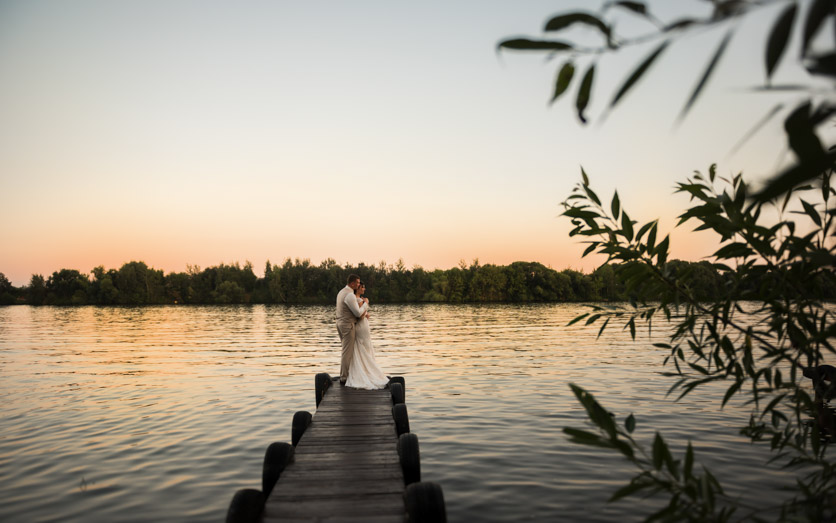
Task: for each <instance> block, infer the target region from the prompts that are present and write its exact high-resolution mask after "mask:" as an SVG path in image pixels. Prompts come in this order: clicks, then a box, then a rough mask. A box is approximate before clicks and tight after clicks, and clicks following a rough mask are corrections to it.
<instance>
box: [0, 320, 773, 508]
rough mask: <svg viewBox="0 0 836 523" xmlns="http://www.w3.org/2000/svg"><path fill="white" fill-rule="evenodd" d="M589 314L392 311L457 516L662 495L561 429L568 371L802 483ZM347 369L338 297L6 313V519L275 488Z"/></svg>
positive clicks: (432, 457)
mask: <svg viewBox="0 0 836 523" xmlns="http://www.w3.org/2000/svg"><path fill="white" fill-rule="evenodd" d="M580 311H581V309H580V306H577V305H520V306H512V305H496V306H469V305H462V306H453V305H403V306H380V307H376V308H375V310H374V316H373V318H372V335H373V337H374V340H375V347H376V350H377V354H378V358H379V362H380V364H381V366H382V368H384V369H385V370H386V371H387V372H388V373H389V374H402V375H404V376H406V379H407V401H408V403H409V409H410V410H409V412H410V425H411V427H412V430H413V431H414V432H415V433H417V434H418V435H419V437H420V438H421V454H422V468H423V473H424V476H425V477H426V478H428V479H431V480H434V481H438V482H440V483H442V485H443V486H444V490H445V497H446V499H447V503H448V512H449V516H450V519H451V521H471V520H479V521H517V520H520V519H529V520H541V521H553V520H555V519H559V520H577V519H583V520H585V521H616V520H617V521H623V520H635V519H638V518H637V517H636V514H641V513H642V512H643V511H644V510H645V509H647V508H648V507H649V506H650V505H651V504H652V502H645V505H642V502H636V501H629V502H625V503H616V504H613V505H606V504H605V501H606V500H607V499H608V497H609V496H610V495H611V493H612V492H613V491H614V490H615V488H617V487H619V486H621V485H622V484H624V483H625V482H626V481H627V479H628V478H629V477H630V475H631V473H632V472H633V471H632V470H631V469H629V468H628V467H627V466H626V464H625V463H624V462H622V461H621V460H620V459H618V458H617V457H616V456H614V455H610V454H608V453H602V452H598V451H595V450H592V449H587V448H584V447H579V446H576V445H570V444H569V443H568V442H567V441H566V440H565V438H564V437H563V436H562V432H561V430H562V428H563V427H565V426H567V425H571V426H581V425H582V424H583V422H584V414H583V412H582V410H581V409H580V408H579V407H578V406H577V405H576V402H575V400H574V398H573V396H572V395H571V392H570V391H569V388H568V386H567V384H568V383H569V382H576V383H579V384H581V385H583V386H584V387H586V388H587V389H589V390H590V391H591V392H593V393H594V394H596V395H597V396H599V398H600V399H601V400H602V401H603V403H604V404H605V406H606V407H608V408H609V409H611V410H613V411H615V412H617V413H619V414H623V415H626V414H627V413H629V412H635V413H636V416H637V417H638V419H639V425H638V428H637V433H636V434H637V437H639V438H644V439H647V440H649V439H650V438H652V436H653V432H654V430H656V429H658V430H661V431H663V432H664V433H665V434H666V435H667V436H669V437H671V438H674V441H675V442H676V443H677V444H678V446H677V447H676V448H675V449H674V450H675V451H681V450H682V447H683V446H684V445H685V444H686V442H687V440H688V439H689V438H690V439H692V440H693V441H694V444H695V447H696V449H697V451H698V456H700V455H701V456H703V458H704V459H706V461H707V463H708V464H709V465H712V466H714V467H716V468H717V470H719V471H720V472H721V474H722V476H723V477H722V478H721V479H725V480H727V483H728V485H729V487H731V490H732V493H733V494H736V495H737V494H739V495H743V496H746V495H751V494H750V493H751V492H752V491H757V492H758V493H759V494H760V495H763V493H764V492H766V493H769V492H771V491H774V490H775V489H776V488H777V487H778V486H780V485H781V484H783V483H785V482H786V479H787V478H786V477H784V476H781V475H780V474H778V473H764V472H763V469H762V468H760V467H759V465H760V464H761V463H762V462H763V461H765V459H766V457H767V454H766V453H765V452H764V451H763V449H760V448H759V447H754V446H752V445H749V444H748V441H747V440H744V439H743V438H741V437H739V436H737V435H736V430H735V429H734V427H737V426H738V425H739V424H741V421H742V419H743V417H742V416H741V413H742V412H745V411H744V410H743V408H742V407H741V406H740V405H731V406H727V407H726V409H725V410H724V411H718V405H719V400H720V398H721V397H722V393H723V389H722V387H720V386H715V387H708V388H705V389H703V391H702V393H700V394H695V395H693V396H691V397H688V398H687V399H686V400H685V401H683V402H681V403H678V404H674V403H672V402H671V401H670V400H668V399H666V398H665V392H666V391H667V389H668V388H669V386H670V385H671V381H670V380H669V379H668V378H665V377H662V376H660V375H659V371H660V370H662V369H661V368H660V362H661V360H662V359H663V357H664V351H663V350H661V349H656V348H654V347H652V346H651V340H650V339H649V338H648V337H647V336H641V335H640V339H639V341H638V342H636V343H633V342H632V341H631V340H630V336H629V334H628V333H627V332H624V331H621V330H619V328H613V329H611V330H610V334H609V335H607V336H605V337H603V338H601V339H596V336H595V335H596V334H597V327H585V326H583V325H577V324H576V325H573V326H570V327H566V323H568V321H569V320H570V319H571V318H573V317H574V316H575V315H577V314H578V313H579V312H580ZM657 335H658V333H657ZM338 366H339V342H338V340H337V336H336V333H335V330H334V325H333V311H332V309H331V308H330V307H315V306H314V307H284V306H228V307H183V306H181V307H142V308H130V307H81V308H51V307H42V308H31V307H5V308H0V368H1V369H2V373H3V380H2V382H0V400H2V402H0V414H1V415H0V429H2V430H0V470H2V471H3V474H2V475H0V519H2V520H62V521H89V520H125V519H131V520H146V521H159V520H183V521H186V520H188V521H217V520H219V519H221V518H222V517H223V514H224V513H225V511H226V506H227V504H228V502H229V499H230V498H231V496H232V494H233V493H234V491H235V490H236V489H239V488H260V467H261V460H262V458H263V453H264V449H265V448H266V447H267V445H268V444H269V443H271V442H273V441H287V440H289V438H290V421H291V417H292V414H293V412H295V411H297V410H310V411H313V410H314V394H313V389H312V385H313V375H314V373H315V372H319V371H323V370H324V371H330V372H331V373H332V374H333V375H336V374H337V369H338ZM686 420H687V421H686ZM730 427H732V428H730Z"/></svg>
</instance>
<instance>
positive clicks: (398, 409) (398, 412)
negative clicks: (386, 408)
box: [392, 403, 409, 436]
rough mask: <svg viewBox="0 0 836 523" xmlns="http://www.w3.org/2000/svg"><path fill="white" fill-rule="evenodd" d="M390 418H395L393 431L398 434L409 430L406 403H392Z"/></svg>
mask: <svg viewBox="0 0 836 523" xmlns="http://www.w3.org/2000/svg"><path fill="white" fill-rule="evenodd" d="M392 419H394V420H395V431H396V432H397V433H398V436H400V435H401V434H406V433H407V432H409V414H408V413H407V411H406V403H398V404H396V405H392Z"/></svg>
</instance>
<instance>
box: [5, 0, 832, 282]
mask: <svg viewBox="0 0 836 523" xmlns="http://www.w3.org/2000/svg"><path fill="white" fill-rule="evenodd" d="M671 4H675V5H674V6H672V5H671ZM650 5H651V6H653V9H654V11H655V12H656V13H657V15H658V16H659V17H660V18H662V19H663V20H668V21H671V20H674V19H677V18H678V17H679V15H681V14H682V13H681V12H679V11H680V10H682V9H683V6H688V5H691V6H698V7H701V8H705V7H706V6H707V5H708V3H707V2H704V1H702V2H693V3H690V4H689V3H688V2H684V1H681V2H669V1H661V2H655V3H654V2H650ZM579 6H583V7H585V8H591V7H597V6H598V4H597V3H594V4H591V3H590V2H583V1H575V2H568V1H567V2H559V1H558V2H554V1H549V2H546V1H529V2H525V3H520V2H508V1H505V2H497V1H483V0H479V1H476V0H472V1H460V2H441V1H424V2H409V3H408V2H392V1H374V2H372V1H360V2H337V1H317V2H280V1H245V2H220V1H206V0H199V1H197V0H195V1H185V0H180V1H176V2H167V1H151V2H112V1H104V0H100V1H85V0H75V1H72V2H66V1H63V0H55V1H38V0H36V1H31V0H23V1H9V0H2V1H0V78H2V81H0V194H2V205H0V244H1V245H2V248H0V272H3V273H4V274H5V275H6V276H7V277H8V278H9V279H10V280H11V281H12V283H14V284H15V285H23V284H25V283H28V281H29V278H30V276H31V274H33V273H40V274H44V275H47V276H48V275H49V274H51V273H52V272H53V271H55V270H58V269H61V268H75V269H78V270H81V271H83V272H87V271H90V270H91V269H92V268H93V267H94V266H97V265H104V266H105V267H106V268H118V267H119V266H120V265H121V264H122V263H124V262H127V261H131V260H142V261H145V262H146V263H148V264H149V265H151V266H153V267H155V268H157V269H163V270H165V271H166V272H170V271H183V270H185V269H186V265H187V264H192V265H199V266H201V267H206V266H210V265H216V264H218V263H221V262H224V263H230V262H235V261H239V262H241V263H244V262H245V261H246V260H249V261H252V262H253V264H254V265H255V267H256V273H257V274H259V275H260V274H261V272H262V268H263V266H264V262H265V261H266V260H267V259H270V260H271V261H273V262H281V261H282V260H283V259H285V258H287V257H290V258H309V259H310V260H311V261H312V262H313V263H319V262H321V261H322V260H323V259H326V258H329V257H330V258H334V259H335V260H336V261H337V262H339V263H341V264H342V263H358V262H361V261H362V262H366V263H372V264H376V263H378V262H380V261H381V260H385V261H387V262H388V263H395V262H397V260H398V259H399V258H402V259H403V260H404V262H405V263H406V265H407V266H413V265H421V266H423V267H424V268H426V269H432V268H449V267H452V266H455V265H456V264H458V262H459V260H461V259H464V260H466V261H467V262H468V263H469V262H470V261H471V260H473V259H474V258H478V259H479V261H480V262H481V263H483V264H484V263H497V264H507V263H510V262H512V261H516V260H526V261H539V262H542V263H544V264H547V265H550V266H552V267H553V268H555V269H558V270H561V269H564V268H566V267H573V268H583V269H585V270H591V269H593V268H594V267H595V266H596V265H597V264H598V263H600V261H601V260H600V259H591V260H581V258H580V253H581V252H582V250H583V246H581V245H579V244H578V243H577V242H576V241H574V240H572V239H570V238H568V236H567V232H568V230H569V223H568V221H567V220H566V219H563V218H559V217H558V215H559V213H560V211H561V207H560V202H561V201H563V200H564V199H565V198H566V196H568V195H569V193H570V191H571V189H572V186H573V185H574V184H575V183H576V182H577V181H578V180H579V179H580V166H581V165H583V166H584V168H585V169H586V171H587V173H589V175H590V178H591V179H592V183H593V187H595V188H596V189H597V191H598V193H599V194H600V195H602V196H606V198H607V199H609V197H610V196H611V195H612V192H613V190H614V189H616V188H618V191H619V194H620V196H621V200H622V202H623V204H624V206H625V207H626V208H627V209H628V210H629V211H631V214H632V216H633V218H634V219H638V220H640V221H647V220H651V219H654V218H657V217H659V218H661V219H662V227H663V228H664V229H668V228H670V227H672V226H673V224H674V221H675V220H674V217H675V216H676V215H677V214H678V213H679V212H681V211H682V209H683V207H684V206H685V205H686V204H687V199H686V198H685V197H683V196H678V195H676V196H675V195H673V186H674V183H675V182H677V181H681V180H683V179H684V178H685V177H686V176H688V175H690V174H691V173H692V172H693V171H694V170H702V171H705V170H707V168H708V166H709V165H710V164H711V163H713V162H717V163H718V164H719V169H718V170H719V172H720V173H721V174H733V173H737V172H739V171H741V170H742V171H743V172H744V174H745V175H747V176H748V177H749V178H751V179H752V180H763V179H764V177H765V175H767V174H769V173H770V172H773V171H774V170H775V169H776V168H777V167H778V166H780V165H781V164H782V163H783V162H786V161H788V160H789V159H790V157H789V154H788V153H787V152H786V146H785V142H784V139H783V135H782V130H781V126H780V120H778V119H776V125H773V126H772V127H771V128H768V129H765V130H764V131H763V132H761V133H759V134H758V135H757V136H756V137H755V138H754V139H753V140H752V141H751V142H749V143H747V145H746V146H744V147H743V148H742V149H741V150H740V151H739V152H738V153H736V154H734V155H731V156H729V154H728V153H729V152H730V150H731V149H732V147H733V145H734V144H735V143H736V142H737V141H738V140H739V139H740V138H741V137H742V136H743V135H745V134H746V132H747V131H748V129H749V128H751V127H752V126H753V125H754V124H755V123H756V122H757V121H758V120H759V119H760V118H761V117H762V116H763V115H764V114H765V113H766V112H767V111H768V110H769V109H770V108H771V107H772V106H774V105H775V104H776V103H777V102H779V101H787V102H788V106H789V105H792V104H793V102H794V101H795V100H796V98H795V97H794V96H797V95H793V94H786V93H785V94H762V93H753V92H752V91H751V90H750V88H751V87H754V86H756V85H759V84H760V83H762V81H763V77H764V65H763V48H764V41H765V39H766V37H767V34H768V29H769V27H771V24H772V22H773V21H774V19H775V17H776V16H777V15H778V12H779V10H780V7H778V9H777V10H776V9H771V8H770V9H767V10H764V11H763V12H762V13H759V14H757V15H756V16H753V17H750V18H747V19H746V20H744V23H743V24H742V25H741V26H740V27H739V29H738V31H737V33H736V34H735V37H734V39H733V40H732V43H731V45H730V47H729V49H728V51H727V53H726V55H725V57H724V58H723V60H722V61H721V62H720V64H719V68H718V70H717V71H716V73H715V75H714V77H713V78H712V80H711V82H710V83H709V85H708V87H707V90H706V93H705V95H704V96H703V97H702V98H701V99H700V100H699V101H698V102H697V105H696V106H695V108H694V109H693V110H692V112H691V114H690V115H689V116H688V118H687V119H686V120H685V122H684V123H683V124H682V125H679V126H675V125H674V123H675V121H676V116H677V114H678V113H679V111H680V110H681V108H682V107H683V105H684V103H685V101H686V100H687V98H688V96H689V94H690V91H691V90H692V89H693V87H694V86H695V84H696V82H697V80H698V78H699V76H700V74H701V72H702V69H703V68H704V67H705V65H706V63H707V62H708V60H709V58H710V56H711V54H712V53H713V50H714V48H715V46H716V45H717V43H718V42H719V40H720V38H721V36H722V34H723V32H724V30H723V28H720V29H719V31H716V30H715V31H707V32H703V33H701V34H699V35H694V36H693V37H689V38H685V39H683V40H682V41H679V42H677V43H676V45H675V46H673V47H672V48H670V49H669V50H668V51H667V52H666V53H665V54H664V55H663V56H662V57H661V58H660V60H659V61H658V62H657V64H656V65H655V66H654V68H653V69H652V70H651V71H650V73H649V75H648V76H647V77H646V78H645V79H644V80H643V81H642V82H641V83H640V84H639V86H638V87H637V88H636V89H635V90H634V91H632V92H631V93H630V94H629V95H628V96H627V97H626V98H625V99H624V101H623V102H622V103H621V105H620V106H619V107H618V108H617V109H616V110H615V111H614V112H613V113H611V114H610V115H609V116H608V117H607V119H606V121H605V122H604V123H603V124H601V125H599V124H598V121H599V118H598V117H600V115H601V114H602V112H604V109H605V108H606V107H607V105H608V104H609V102H610V100H611V99H612V96H613V94H614V92H615V90H616V89H617V87H618V86H619V85H620V83H621V82H622V81H623V79H624V78H625V77H626V76H627V75H628V74H629V72H630V71H631V70H632V68H633V67H635V65H636V63H637V62H638V61H639V60H641V59H642V58H643V57H644V56H645V55H646V54H647V53H648V52H649V51H650V50H651V49H652V48H653V46H654V45H655V44H653V43H650V44H648V45H647V46H641V47H638V48H635V49H628V50H625V51H623V52H620V53H619V54H618V55H616V56H612V57H604V58H602V59H601V60H600V61H599V67H598V72H597V77H596V84H595V88H594V91H593V95H592V102H591V106H590V110H589V114H590V115H591V116H592V117H593V124H592V125H588V126H582V125H580V124H579V123H578V121H577V119H576V118H575V116H574V91H575V89H576V87H577V85H574V86H573V87H572V89H571V92H570V93H569V96H568V97H567V98H566V99H563V100H560V101H558V102H557V103H556V104H555V105H554V106H551V107H550V106H549V104H548V100H549V98H550V96H551V92H552V84H553V81H554V76H555V72H556V69H557V67H559V65H560V64H561V63H562V61H561V60H560V59H559V58H558V59H556V60H553V61H550V62H549V61H547V60H545V56H543V55H525V54H521V53H509V52H503V53H501V54H499V55H497V53H496V45H497V43H498V41H500V40H502V39H504V38H508V37H511V36H517V35H520V36H521V35H528V36H541V35H542V34H543V33H542V28H543V24H544V22H545V21H546V20H547V19H548V18H549V17H550V16H551V15H554V14H556V13H557V12H560V11H563V10H567V9H574V8H577V7H579ZM618 28H619V30H620V31H622V32H625V33H633V34H637V33H643V32H645V31H646V30H649V29H650V28H651V27H650V26H649V25H646V22H643V21H641V20H637V19H635V18H630V17H629V16H624V17H623V19H622V22H620V23H619V25H618ZM797 33H798V32H796V34H795V35H794V38H798V34H797ZM577 34H579V35H580V36H581V37H584V38H587V37H588V38H589V39H590V41H591V40H592V39H594V37H595V36H596V35H594V34H592V33H589V34H584V33H583V32H580V33H577ZM828 34H829V35H831V34H832V31H830V32H829V33H828ZM789 52H791V53H797V42H794V44H793V47H792V48H791V49H790V51H789ZM797 67H798V66H797V60H795V59H794V57H793V59H785V61H784V63H783V64H782V66H781V67H780V68H779V70H778V72H777V74H776V75H775V81H776V82H777V83H780V82H784V81H790V80H793V79H794V78H796V77H797V75H799V74H800V73H799V71H798V70H796V68H797ZM712 247H714V248H716V243H714V239H713V238H710V237H706V236H703V235H694V234H692V233H690V232H689V230H688V229H686V228H683V230H681V231H679V232H678V233H677V234H675V235H674V238H673V254H674V255H675V256H677V257H681V258H685V259H699V258H700V257H702V256H704V255H706V254H708V253H709V252H711V250H712Z"/></svg>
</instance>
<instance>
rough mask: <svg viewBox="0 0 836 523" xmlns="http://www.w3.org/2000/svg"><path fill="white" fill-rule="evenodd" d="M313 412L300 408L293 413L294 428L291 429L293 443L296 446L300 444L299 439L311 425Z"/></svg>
mask: <svg viewBox="0 0 836 523" xmlns="http://www.w3.org/2000/svg"><path fill="white" fill-rule="evenodd" d="M311 419H313V416H311V413H310V412H308V411H306V410H300V411H299V412H297V413H296V414H294V415H293V426H292V427H293V428H292V429H291V435H290V439H291V444H292V445H293V446H294V447H295V446H296V445H298V444H299V440H300V439H302V434H304V433H305V431H306V430H307V429H308V427H310V426H311Z"/></svg>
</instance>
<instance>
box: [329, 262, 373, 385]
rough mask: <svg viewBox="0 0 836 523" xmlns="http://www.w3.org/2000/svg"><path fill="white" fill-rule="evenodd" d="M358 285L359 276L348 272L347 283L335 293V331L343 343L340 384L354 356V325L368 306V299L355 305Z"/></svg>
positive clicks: (343, 383)
mask: <svg viewBox="0 0 836 523" xmlns="http://www.w3.org/2000/svg"><path fill="white" fill-rule="evenodd" d="M359 286H360V277H359V276H357V275H356V274H350V275H349V276H348V285H346V286H345V287H343V289H342V290H341V291H340V293H339V294H337V333H339V335H340V341H341V342H342V344H343V348H342V359H341V360H340V384H342V385H345V381H346V380H347V379H348V370H349V369H350V368H351V359H352V358H353V357H354V326H355V324H356V323H357V320H358V319H359V318H361V317H362V316H363V314H365V312H366V311H367V310H368V308H369V303H368V300H366V301H365V303H363V306H362V307H360V306H358V305H357V298H356V297H355V296H354V291H355V290H356V289H357V287H359Z"/></svg>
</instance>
